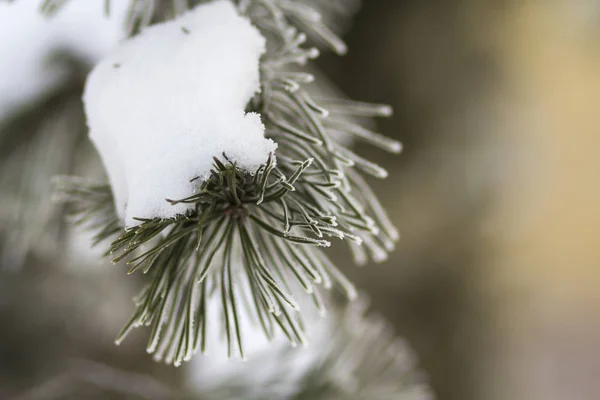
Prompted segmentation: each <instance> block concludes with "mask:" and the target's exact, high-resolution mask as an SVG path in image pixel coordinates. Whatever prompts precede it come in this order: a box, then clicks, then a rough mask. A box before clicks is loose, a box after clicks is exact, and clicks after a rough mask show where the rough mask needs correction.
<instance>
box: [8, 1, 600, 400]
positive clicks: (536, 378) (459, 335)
mask: <svg viewBox="0 0 600 400" xmlns="http://www.w3.org/2000/svg"><path fill="white" fill-rule="evenodd" d="M0 6H3V4H0ZM0 12H2V8H0ZM94 12H97V11H94ZM100 12H101V9H100ZM340 22H342V23H341V25H347V26H348V27H349V28H348V30H347V35H346V36H345V39H346V40H347V43H348V44H349V48H350V52H349V54H348V55H347V56H345V57H342V58H340V57H336V56H333V55H329V54H326V55H324V56H323V57H322V58H321V59H320V60H319V62H318V65H319V67H320V68H322V69H323V70H324V72H325V73H326V75H328V76H329V77H330V79H331V81H333V82H334V83H335V84H337V85H338V86H339V87H340V88H341V89H342V91H343V92H344V93H346V94H347V95H348V96H349V97H351V98H354V99H360V100H365V101H373V102H378V103H389V104H391V105H393V107H394V109H395V115H394V118H392V119H389V120H384V121H379V123H378V127H379V131H381V132H383V133H385V134H387V135H389V136H393V137H395V138H398V139H400V140H401V141H402V142H403V144H404V148H405V150H404V152H403V154H401V155H400V156H390V155H386V154H383V153H381V152H380V151H377V150H375V149H369V148H364V149H362V148H361V150H362V154H364V155H365V156H367V158H371V159H375V160H377V161H378V162H379V163H381V164H382V165H383V166H384V167H386V168H388V169H389V171H390V177H389V178H388V179H386V180H382V181H372V182H371V183H372V185H373V187H374V189H375V192H376V193H377V194H378V195H379V197H380V199H381V200H382V202H383V203H384V205H385V207H386V208H387V209H388V210H389V212H390V214H391V216H392V219H393V221H395V222H396V224H397V225H398V226H399V227H400V230H401V232H402V240H401V242H400V244H399V247H398V249H397V250H396V251H395V252H394V253H393V255H392V257H391V258H390V259H389V260H388V261H386V262H385V263H383V264H381V265H369V266H367V267H363V268H356V267H354V266H352V265H351V262H350V259H349V257H348V255H347V254H345V253H341V252H340V254H336V258H337V260H338V262H340V263H341V264H342V265H344V266H346V265H347V267H346V268H345V269H344V271H345V272H346V273H347V274H348V275H349V276H350V277H351V278H352V279H353V280H354V281H355V282H356V283H357V285H358V286H359V287H360V288H361V289H364V291H365V292H367V293H368V294H369V296H370V298H371V300H372V308H373V309H375V310H377V311H379V312H381V313H382V314H383V315H384V316H385V317H386V318H387V319H388V320H390V321H392V322H393V324H394V326H395V327H396V330H397V332H398V334H399V335H401V336H403V337H405V338H406V339H407V340H408V341H409V342H410V343H411V345H412V346H413V347H414V348H415V350H416V352H417V354H418V357H419V359H420V362H421V365H422V367H423V369H424V370H425V371H426V373H427V374H428V376H429V380H430V382H431V385H432V387H433V389H434V392H435V394H436V396H437V398H438V399H440V400H459V399H460V400H471V399H472V400H479V399H486V400H509V399H510V400H538V399H540V400H542V399H543V400H555V399H556V400H559V399H560V400H567V399H568V400H579V399H581V400H588V399H589V400H594V399H598V398H600V379H598V378H600V290H599V289H598V288H599V287H600V261H599V260H600V206H599V205H600V157H598V155H597V153H598V149H600V2H598V1H594V0H555V1H552V0H547V1H516V0H515V1H511V0H504V1H497V0H439V1H434V0H431V1H429V0H428V1H422V0H395V1H391V0H368V1H364V4H363V7H362V9H361V11H360V12H359V13H358V14H356V15H355V16H354V17H353V19H352V21H351V23H350V20H347V21H345V22H347V23H343V22H344V21H340ZM3 23H4V24H7V22H6V20H2V14H1V13H0V49H4V48H7V47H6V43H7V41H12V40H13V38H12V37H10V36H8V34H9V32H10V31H9V30H7V29H3V27H2V24H3ZM6 26H7V25H5V27H6ZM28 31H29V32H31V30H28ZM73 46H75V47H76V46H78V45H77V44H73ZM13 47H14V46H13ZM68 50H70V49H69V48H67V49H64V48H59V49H57V51H68ZM13 51H15V50H14V49H13ZM18 53H19V51H16V52H15V53H10V54H18ZM68 54H70V57H60V58H51V57H50V58H49V59H48V60H45V61H44V63H43V68H45V69H48V68H52V70H53V71H54V70H56V68H58V66H57V63H60V69H59V71H60V72H59V73H57V74H58V75H57V76H58V77H59V78H56V77H55V78H53V79H54V80H53V82H58V83H56V84H53V85H50V86H51V87H50V88H49V89H47V90H44V91H43V92H42V95H38V96H35V97H34V96H29V97H25V98H24V100H21V99H19V98H17V99H16V100H15V99H14V97H15V96H14V95H13V94H14V93H15V91H17V92H19V91H20V89H19V88H20V87H24V86H19V85H26V84H27V82H26V83H23V82H21V83H18V84H16V86H15V82H14V80H13V82H12V84H13V86H7V87H3V86H2V85H1V84H0V89H2V90H0V97H4V98H11V96H8V95H7V94H10V95H13V96H12V98H11V101H10V102H8V101H6V102H5V103H3V102H2V101H0V107H4V109H0V168H1V171H0V185H2V186H1V187H0V199H1V203H0V238H1V239H2V242H1V246H2V248H0V251H1V252H0V256H1V257H2V259H1V260H2V268H0V398H2V399H4V398H11V396H14V395H16V394H18V393H22V392H23V391H24V390H26V389H30V388H31V387H32V386H33V387H35V385H37V384H38V383H39V382H40V381H43V380H44V379H47V378H49V377H52V376H55V375H56V374H57V373H58V371H61V370H63V369H64V368H66V365H67V364H68V362H69V360H72V359H73V358H75V359H86V360H94V361H97V362H101V363H107V364H110V365H114V366H118V367H119V368H122V369H126V370H128V371H136V372H143V373H148V374H150V375H151V376H155V377H157V378H160V380H161V381H164V382H169V383H171V384H175V385H176V384H178V383H180V382H181V379H182V375H183V374H181V373H178V370H175V369H173V368H169V367H165V366H162V365H159V364H155V363H153V362H150V361H149V357H148V356H147V355H146V354H145V353H144V352H143V339H144V338H143V337H141V336H142V335H139V334H138V335H135V336H134V337H133V338H132V339H129V340H127V341H126V342H125V344H124V345H123V346H121V347H119V348H117V347H115V346H114V345H113V338H114V336H115V334H116V333H117V332H118V330H119V328H120V326H121V325H122V324H123V323H124V322H125V320H126V319H127V316H128V315H129V312H130V311H131V309H130V308H128V307H131V302H130V300H129V298H130V297H131V294H132V293H133V292H134V291H135V289H136V283H137V282H135V278H128V279H124V278H123V276H122V275H123V274H122V272H123V271H120V270H119V269H118V267H112V266H107V265H103V264H102V263H101V262H100V261H95V258H94V257H90V258H88V264H90V266H87V267H86V268H81V267H78V266H76V265H71V264H72V263H71V262H70V261H69V260H70V259H73V256H72V255H73V254H76V255H80V254H81V253H82V252H83V253H86V252H85V251H84V250H82V249H85V248H86V246H87V242H86V240H85V238H84V239H78V240H75V241H74V240H72V238H73V237H74V236H75V235H74V234H73V232H72V231H71V230H70V229H68V228H66V227H65V226H63V225H61V224H59V225H60V226H59V227H58V228H56V226H57V224H56V223H55V222H56V218H60V216H59V215H60V214H59V211H60V210H57V207H56V206H51V205H50V203H49V200H50V198H49V196H50V195H49V187H50V183H49V179H50V177H51V176H53V175H56V174H63V173H78V174H86V175H88V176H89V175H90V173H91V172H89V171H91V170H93V168H91V167H90V164H93V163H95V162H97V159H96V157H97V156H96V155H95V153H94V151H93V149H91V146H90V145H89V143H87V141H86V139H85V125H84V120H83V115H82V110H81V105H80V103H79V102H78V101H77V99H78V98H79V97H80V92H81V85H82V82H83V79H84V78H85V73H86V71H87V70H88V68H89V67H90V65H92V64H93V62H94V61H95V57H97V56H96V55H94V54H91V55H89V54H88V55H85V56H81V53H78V52H68ZM73 54H76V55H77V54H78V55H79V56H77V57H76V56H74V55H73ZM14 57H15V56H10V55H9V53H7V52H6V51H5V52H1V51H0V72H2V74H0V75H3V74H7V73H10V68H9V67H10V66H12V67H13V69H14V64H15V58H14ZM7 71H8V72H7ZM4 76H6V75H4ZM4 80H5V81H6V79H4ZM1 82H2V81H1V80H0V83H1ZM29 83H31V82H29ZM17 97H18V96H17ZM11 104H13V105H14V104H18V107H13V106H11ZM65 115H70V117H69V118H62V117H64V116H65ZM65 120H68V121H69V122H68V124H69V125H68V126H67V127H66V128H68V129H65V124H66V122H64V121H65ZM15 130H18V131H19V132H21V133H20V135H18V136H16V135H14V134H13V135H11V134H10V132H14V131H15ZM61 132H62V133H61ZM64 132H79V133H78V134H76V135H67V136H65V134H64ZM33 138H35V139H33ZM65 147H69V148H72V149H74V150H73V151H72V152H70V154H71V153H72V154H73V156H72V159H64V157H62V156H61V157H56V156H55V154H64V148H65ZM24 160H26V161H27V162H24ZM34 160H35V162H34ZM92 174H93V173H92ZM24 182H25V183H26V184H25V183H24ZM24 191H25V192H26V193H25V195H26V197H27V198H30V199H31V202H32V204H22V202H19V201H15V199H22V198H23V196H24ZM25 226H27V227H30V228H31V227H32V226H33V227H36V229H33V230H32V229H23V227H25ZM49 227H50V228H49ZM69 238H71V239H69ZM67 239H69V240H67ZM88 257H89V256H88ZM50 259H52V260H57V261H53V262H52V264H53V265H48V264H49V262H48V261H47V260H50ZM78 259H80V258H78ZM137 339H139V340H137ZM136 340H137V342H136ZM92 369H93V368H92ZM140 384H143V383H140ZM22 398H27V397H26V396H25V397H22ZM100 398H102V397H100Z"/></svg>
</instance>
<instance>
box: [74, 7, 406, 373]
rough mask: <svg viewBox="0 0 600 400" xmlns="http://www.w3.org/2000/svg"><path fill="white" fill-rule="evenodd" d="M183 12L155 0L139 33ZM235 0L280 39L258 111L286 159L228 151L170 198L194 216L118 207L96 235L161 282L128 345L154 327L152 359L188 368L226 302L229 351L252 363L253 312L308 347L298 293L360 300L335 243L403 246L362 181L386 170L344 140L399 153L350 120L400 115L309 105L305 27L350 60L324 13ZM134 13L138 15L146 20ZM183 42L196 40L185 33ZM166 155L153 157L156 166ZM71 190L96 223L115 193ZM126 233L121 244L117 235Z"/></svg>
mask: <svg viewBox="0 0 600 400" xmlns="http://www.w3.org/2000/svg"><path fill="white" fill-rule="evenodd" d="M215 1H221V2H223V0H215ZM226 2H228V1H226ZM184 3H185V2H173V3H171V2H170V1H162V2H161V1H154V2H144V4H146V6H145V7H141V8H139V10H140V11H139V12H138V14H135V15H137V17H136V18H134V20H135V21H136V23H135V24H134V25H136V26H140V25H144V24H148V23H150V22H157V21H160V20H161V18H168V16H167V15H168V13H164V12H163V11H164V10H166V9H169V7H167V5H168V4H171V5H173V6H174V7H173V8H172V9H171V11H172V10H176V11H182V10H180V8H181V7H182V6H183V5H184ZM189 3H194V4H188V5H187V6H192V5H195V4H196V3H198V2H189ZM234 3H235V4H236V6H237V7H238V11H239V12H240V13H241V14H242V15H243V16H245V17H246V18H249V20H250V21H251V22H252V23H253V24H254V25H255V26H256V27H258V28H259V29H260V31H261V33H262V35H264V37H265V38H267V49H266V54H265V55H264V56H263V57H262V58H261V64H260V75H261V82H260V83H261V91H260V93H259V94H258V95H256V96H254V97H253V98H252V100H251V101H250V103H249V104H248V106H247V108H246V110H245V111H246V112H252V113H257V114H260V115H261V118H262V122H263V124H264V126H265V136H266V137H268V138H270V139H272V140H273V141H274V142H275V143H277V150H276V151H275V154H273V153H271V154H270V155H269V156H268V158H267V159H265V160H264V164H262V165H260V166H259V167H258V169H257V170H256V171H252V170H249V169H248V168H242V167H240V166H239V165H238V163H237V161H238V160H237V157H232V155H231V154H228V153H227V152H225V153H223V154H213V157H215V158H214V159H213V162H214V164H213V167H212V170H210V171H208V172H207V171H202V174H200V175H199V176H198V177H199V179H196V180H193V179H192V183H193V186H192V188H193V193H192V194H190V195H189V196H187V197H185V198H182V199H173V198H172V199H171V200H169V204H171V205H173V206H174V207H176V206H181V205H185V207H184V209H185V212H181V213H177V214H176V215H175V213H174V215H173V216H169V217H168V218H165V217H164V215H163V216H161V215H157V216H154V217H145V218H141V219H140V218H138V219H133V218H132V220H133V221H137V222H138V224H137V225H136V224H128V225H130V226H128V227H127V228H125V227H124V225H122V227H120V228H117V227H116V225H115V221H116V220H118V219H117V216H116V214H115V210H114V209H113V210H112V212H111V213H110V217H107V216H106V215H105V216H104V217H103V218H104V219H105V222H106V223H105V224H104V226H103V228H102V229H100V233H99V234H98V236H97V239H98V240H100V241H101V240H103V239H106V238H108V237H113V239H114V241H113V243H112V245H111V248H110V253H111V254H113V257H114V260H115V261H119V260H127V262H128V263H129V264H130V265H131V269H130V272H135V271H137V270H141V271H143V272H144V273H147V274H148V275H149V283H148V285H147V287H146V288H145V289H144V290H143V291H142V292H141V293H140V295H139V296H138V297H137V298H136V305H137V309H136V312H135V313H134V316H133V318H132V319H131V321H130V322H129V324H128V325H127V326H126V327H125V329H124V330H123V332H122V334H121V335H120V336H119V339H118V340H119V341H120V340H122V338H123V337H124V336H125V335H126V334H127V333H128V332H129V331H130V330H131V329H132V328H134V327H138V326H143V325H149V326H151V330H152V333H151V339H150V342H149V345H148V351H149V352H152V353H154V354H155V357H156V358H158V359H164V360H166V361H167V362H173V363H175V364H180V363H181V362H182V361H184V360H188V359H189V358H190V357H191V356H192V354H193V353H194V352H195V351H197V350H199V349H204V348H205V341H204V339H205V337H206V329H208V328H207V326H206V323H205V321H206V320H207V318H206V303H207V299H208V298H212V297H214V296H218V298H221V302H222V307H221V310H222V311H221V312H222V321H223V330H224V333H225V336H226V338H227V342H228V348H229V353H230V354H233V352H234V351H235V350H234V348H235V347H237V349H238V351H239V352H240V354H242V355H243V332H241V331H240V329H239V326H240V324H239V321H238V316H239V315H240V309H241V307H245V308H246V310H249V311H250V313H251V314H252V315H253V316H254V318H255V320H256V321H258V322H257V323H259V324H260V325H261V326H262V329H263V330H264V333H265V335H266V336H268V337H270V336H272V335H273V333H274V331H276V330H277V331H280V332H282V333H283V334H285V336H287V337H288V338H289V340H290V342H291V343H302V342H303V341H304V334H303V330H304V328H303V322H302V319H301V313H298V312H297V311H298V305H297V301H296V299H295V298H294V297H293V296H292V293H296V290H295V289H294V286H298V287H300V288H302V289H303V291H304V292H306V293H307V294H308V295H309V296H312V297H313V299H314V301H315V303H316V304H317V307H322V304H321V302H320V297H319V291H320V287H323V288H325V289H328V288H330V287H331V286H333V285H340V286H342V287H343V288H345V290H346V293H347V294H348V296H349V297H351V298H352V297H354V295H355V290H354V288H353V286H352V284H351V283H350V282H349V281H348V280H347V279H346V278H345V277H344V275H343V274H342V273H341V272H340V271H339V270H338V268H337V267H336V266H335V265H334V264H333V263H332V262H331V261H330V260H329V259H328V258H327V257H326V256H325V255H324V253H323V251H322V248H323V247H328V246H329V245H330V244H331V240H332V239H345V240H347V241H348V242H350V243H351V247H352V249H353V253H354V254H355V258H356V260H357V261H359V262H363V261H365V260H366V259H367V258H368V257H369V256H370V257H371V258H372V259H374V260H376V261H381V260H384V259H385V258H386V257H387V252H389V251H391V250H392V249H393V247H394V243H395V241H396V240H397V239H398V233H397V231H396V229H395V228H394V227H393V225H392V223H391V222H390V221H389V219H388V218H387V216H386V213H385V212H384V210H383V208H382V207H381V205H380V204H379V202H378V200H377V199H376V197H375V196H374V195H373V193H372V191H371V190H370V189H369V187H368V185H367V184H366V182H365V181H364V179H363V178H362V176H361V174H360V173H365V174H367V175H372V176H374V177H377V178H384V177H385V176H387V172H386V171H385V170H384V169H383V168H381V167H380V166H378V165H376V164H374V163H372V162H370V161H368V160H366V159H364V158H362V157H360V156H359V155H357V154H356V153H355V152H353V151H352V150H350V149H349V148H348V147H347V144H346V143H345V142H343V141H341V140H339V139H338V137H339V133H343V134H346V135H350V136H352V137H354V138H356V139H357V140H361V141H365V142H367V143H371V144H373V145H375V146H378V147H380V148H383V149H385V150H388V151H390V152H392V153H397V152H398V151H400V144H399V143H397V142H395V141H393V140H391V139H388V138H385V137H383V136H382V135H380V134H378V133H375V132H372V131H370V130H367V129H365V128H364V127H362V126H360V125H358V124H355V123H353V122H349V120H347V119H345V118H344V117H347V116H356V117H361V118H362V117H381V116H389V115H390V114H391V110H390V109H389V107H386V106H381V105H368V104H365V103H361V102H351V101H345V100H344V101H340V100H336V99H329V100H323V101H319V102H317V101H316V100H315V99H313V98H312V97H311V96H310V95H309V93H308V91H307V90H306V89H305V85H306V84H308V83H310V82H312V81H313V76H312V75H311V74H309V73H307V72H305V71H303V70H302V67H303V66H304V65H306V64H307V63H308V62H309V61H310V60H312V59H314V58H316V57H317V56H318V54H319V51H318V50H317V49H316V48H314V47H304V45H305V43H306V40H307V35H306V34H305V33H304V32H301V31H300V30H299V29H298V26H300V25H301V26H302V28H303V29H306V30H308V31H309V32H310V34H311V36H315V35H316V36H317V37H319V40H320V41H322V42H324V43H327V44H328V45H329V46H330V47H331V49H333V50H334V51H336V52H338V53H343V52H344V51H345V45H344V44H343V42H342V41H341V39H339V38H338V37H337V36H335V35H334V34H333V33H332V32H331V31H329V30H327V29H324V26H323V25H322V24H321V23H320V17H319V14H318V12H316V11H315V10H314V9H312V8H310V7H308V6H306V5H305V4H302V3H301V2H296V1H290V0H240V1H236V2H234ZM135 4H136V2H135V1H133V2H132V9H135V10H138V8H136V7H137V6H136V5H135ZM175 6H177V7H175ZM148 7H150V8H148ZM178 7H179V8H178ZM201 7H203V6H201ZM183 8H185V7H183ZM147 13H150V14H147ZM148 15H150V16H148ZM299 21H303V22H304V23H302V24H298V22H299ZM180 33H181V34H182V35H184V34H186V32H185V29H182V32H180ZM143 35H144V33H143V32H142V33H141V35H140V36H143ZM206 62H218V60H207V61H206ZM298 69H300V70H299V71H298ZM157 112H160V110H157ZM167 117H168V115H167ZM123 134H125V132H123ZM155 156H156V155H155V154H148V159H147V161H146V162H148V163H151V162H152V160H153V158H152V157H155ZM105 161H106V160H105ZM109 172H110V171H109ZM151 178H152V177H151V176H149V179H151ZM63 189H64V191H63V194H65V193H66V195H67V198H68V199H70V200H75V199H79V200H78V201H76V203H77V202H79V206H77V205H76V207H77V208H76V209H75V212H76V214H78V215H79V217H80V219H83V220H86V219H93V214H91V213H89V210H95V209H103V210H105V209H106V208H105V205H106V198H107V196H110V191H109V187H108V186H104V187H103V188H102V189H101V191H104V194H103V195H102V196H98V195H97V193H96V192H97V189H99V188H98V187H96V188H94V190H92V189H90V188H87V189H86V188H83V189H82V188H81V185H71V184H67V185H66V186H64V187H63ZM130 189H131V188H130ZM90 195H93V196H90ZM165 196H168V194H165ZM96 200H97V202H95V201H96ZM81 201H83V203H82V202H81ZM85 202H87V203H85ZM83 204H87V205H86V206H84V207H82V205H83ZM106 212H107V213H108V211H106ZM132 217H135V215H134V216H132ZM138 217H139V216H138ZM116 230H121V234H120V236H118V237H117V238H114V236H113V235H114V234H115V232H116ZM240 287H241V288H243V287H247V288H249V293H250V296H249V297H248V296H247V297H244V293H245V291H244V290H243V289H240Z"/></svg>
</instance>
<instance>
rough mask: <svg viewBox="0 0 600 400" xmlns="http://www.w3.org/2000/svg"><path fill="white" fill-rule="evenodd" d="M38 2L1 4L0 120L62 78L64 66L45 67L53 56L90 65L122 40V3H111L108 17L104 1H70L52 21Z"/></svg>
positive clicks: (23, 0)
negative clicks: (62, 53)
mask: <svg viewBox="0 0 600 400" xmlns="http://www.w3.org/2000/svg"><path fill="white" fill-rule="evenodd" d="M42 2H43V0H18V1H13V2H11V3H7V2H0V120H1V119H3V118H4V117H6V116H7V115H9V114H11V113H13V112H15V111H16V110H18V109H19V108H21V107H23V106H24V105H26V104H27V103H29V102H31V101H34V100H35V99H37V98H39V97H40V96H44V95H45V94H47V93H49V92H51V91H52V90H53V89H54V88H56V87H58V86H60V84H61V83H62V82H63V81H64V80H65V79H66V78H67V74H68V71H67V70H66V68H65V66H64V65H60V64H58V63H52V62H50V58H51V56H52V55H53V54H54V53H55V52H57V51H65V52H68V53H70V54H72V55H73V56H74V57H76V58H78V59H81V60H82V61H85V62H88V63H90V64H93V63H95V62H96V61H97V60H98V59H100V58H101V57H102V56H103V55H104V54H106V53H107V52H108V51H109V50H110V49H112V48H113V47H114V46H115V45H116V44H117V43H118V42H119V40H120V39H122V38H123V37H124V35H125V30H124V27H123V26H124V16H125V12H126V5H127V3H128V2H127V1H118V2H114V1H113V3H114V7H112V9H111V13H110V16H108V17H107V16H106V15H105V13H104V0H69V1H68V2H67V3H66V5H65V6H64V7H63V8H61V9H60V10H59V11H58V12H57V14H56V15H55V16H53V17H52V18H49V17H47V16H45V15H42V13H41V12H40V5H41V4H42Z"/></svg>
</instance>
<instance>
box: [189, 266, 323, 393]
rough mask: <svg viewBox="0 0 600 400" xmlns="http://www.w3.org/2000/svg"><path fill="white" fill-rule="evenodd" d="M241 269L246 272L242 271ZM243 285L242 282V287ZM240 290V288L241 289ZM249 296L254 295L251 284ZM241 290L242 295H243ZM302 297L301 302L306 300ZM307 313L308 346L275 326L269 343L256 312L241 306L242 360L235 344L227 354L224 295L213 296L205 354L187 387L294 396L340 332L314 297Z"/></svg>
mask: <svg viewBox="0 0 600 400" xmlns="http://www.w3.org/2000/svg"><path fill="white" fill-rule="evenodd" d="M240 273H242V272H241V271H240ZM239 286H242V285H239ZM238 288H239V287H238ZM244 289H245V292H246V293H245V297H246V298H248V296H251V294H250V292H249V290H250V289H249V288H248V287H246V288H244ZM239 294H240V293H239V291H238V295H239ZM302 298H304V297H303V296H299V297H298V298H297V300H301V299H302ZM301 306H302V315H303V316H304V318H305V321H306V322H307V324H306V326H307V331H306V332H305V334H306V340H307V343H306V347H304V346H297V347H296V348H292V347H293V346H292V345H291V344H290V342H289V340H288V339H287V337H285V335H284V334H283V333H282V332H281V331H279V330H278V329H277V328H276V329H275V332H274V333H275V336H274V338H273V339H272V340H271V341H269V339H267V337H266V336H265V333H264V331H263V329H262V327H261V326H260V323H259V321H258V319H257V317H256V316H253V315H250V314H249V312H248V311H247V309H246V308H245V307H244V306H242V307H240V308H239V310H240V311H241V312H240V315H239V316H238V318H239V323H240V332H241V336H242V340H243V347H244V356H245V360H243V361H242V360H241V359H240V357H239V355H238V354H239V352H238V349H237V346H236V344H235V340H234V343H232V357H231V359H230V358H229V357H228V355H227V341H226V339H225V335H224V334H223V333H222V329H218V328H222V327H223V326H224V323H223V321H222V320H220V319H219V318H218V317H220V316H221V314H222V308H221V307H222V305H221V299H220V297H219V296H214V297H212V298H211V300H210V303H209V306H208V310H207V313H208V318H209V319H208V324H209V325H208V326H210V327H211V328H215V329H209V336H208V341H207V351H206V354H198V355H196V356H195V357H194V358H192V360H191V361H190V362H189V364H188V367H187V368H188V369H187V373H188V385H189V386H190V388H191V389H192V390H194V391H196V392H199V393H210V392H218V391H220V390H222V389H223V388H230V387H235V386H236V385H239V387H242V388H243V390H244V394H245V396H247V397H248V398H251V399H253V398H273V399H275V398H276V399H286V398H290V396H291V395H292V394H293V393H296V392H297V391H298V387H299V385H300V383H301V382H300V381H301V379H302V378H303V377H304V376H305V375H306V373H307V371H308V370H309V368H311V367H312V366H314V364H315V363H316V362H318V361H319V359H320V358H322V357H323V354H325V353H326V352H327V343H328V341H329V339H330V338H331V337H332V335H333V334H334V332H335V327H334V326H333V324H332V320H331V319H329V318H323V317H322V316H321V315H319V313H318V311H317V310H316V308H315V307H314V304H312V303H310V301H307V302H304V303H302V304H301Z"/></svg>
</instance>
